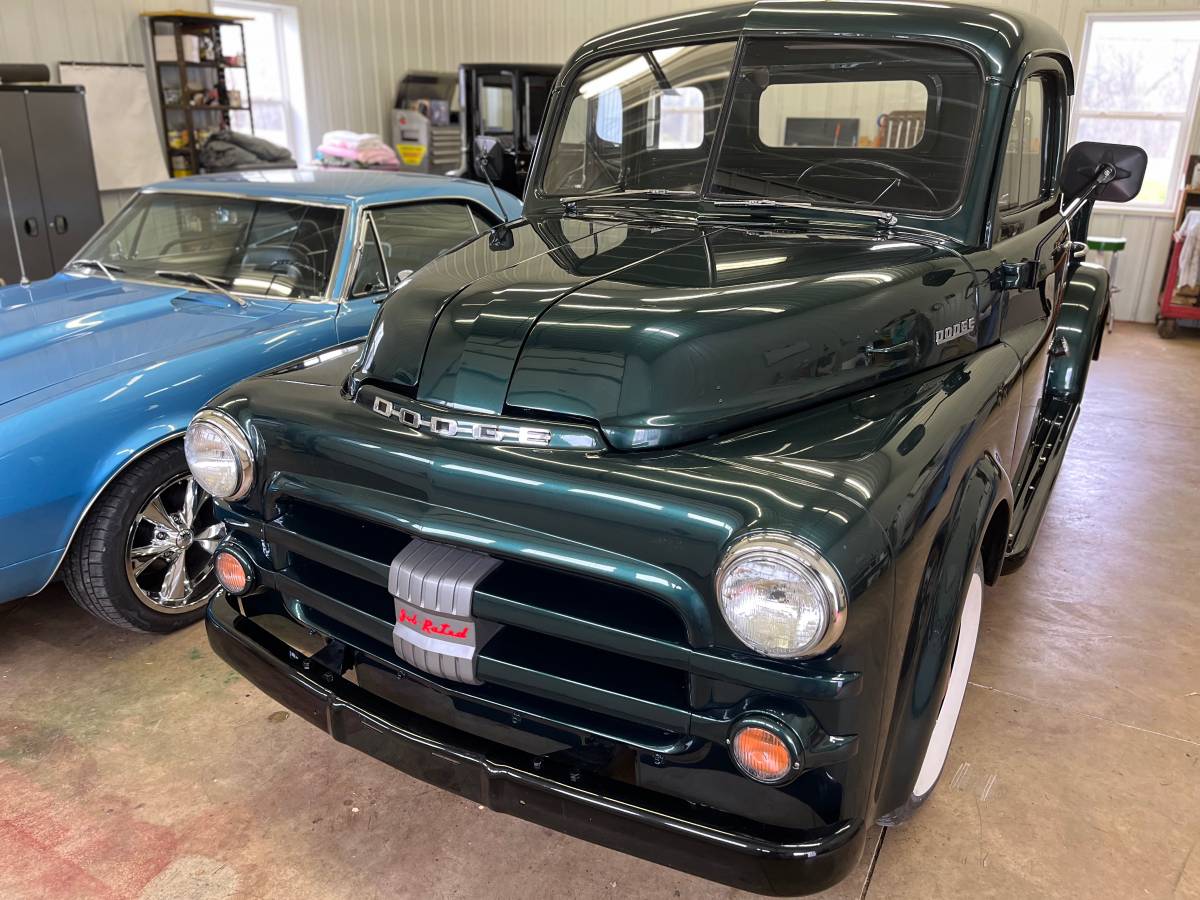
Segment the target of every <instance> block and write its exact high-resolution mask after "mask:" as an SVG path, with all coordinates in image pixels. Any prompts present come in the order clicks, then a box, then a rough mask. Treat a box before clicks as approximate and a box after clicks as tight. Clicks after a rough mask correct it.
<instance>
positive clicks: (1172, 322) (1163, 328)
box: [1154, 318, 1179, 341]
mask: <svg viewBox="0 0 1200 900" xmlns="http://www.w3.org/2000/svg"><path fill="white" fill-rule="evenodd" d="M1154 330H1155V331H1157V332H1158V336H1159V337H1160V338H1162V339H1163V340H1164V341H1169V340H1170V339H1171V338H1173V337H1175V335H1177V334H1179V320H1178V319H1162V318H1160V319H1159V320H1158V321H1157V322H1155V323H1154Z"/></svg>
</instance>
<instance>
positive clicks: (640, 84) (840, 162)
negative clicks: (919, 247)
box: [541, 38, 983, 213]
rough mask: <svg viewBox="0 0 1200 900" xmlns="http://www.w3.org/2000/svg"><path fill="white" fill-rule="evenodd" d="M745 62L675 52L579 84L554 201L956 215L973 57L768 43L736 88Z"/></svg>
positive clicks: (638, 58)
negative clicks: (751, 202)
mask: <svg viewBox="0 0 1200 900" xmlns="http://www.w3.org/2000/svg"><path fill="white" fill-rule="evenodd" d="M735 48H736V44H734V43H733V42H725V43H717V44H700V45H691V46H678V47H664V48H659V49H656V50H652V51H646V52H640V53H634V54H627V55H623V56H618V57H615V58H609V59H604V60H600V61H597V62H595V63H593V64H591V65H589V66H587V67H585V68H584V69H582V70H581V71H580V72H579V74H578V75H577V76H576V77H575V79H574V80H573V81H572V83H571V84H570V85H568V87H567V88H566V90H567V96H568V97H569V98H570V99H569V102H568V105H567V108H566V114H565V115H564V116H563V117H562V121H561V123H560V125H559V127H558V131H557V133H556V134H555V136H554V143H553V146H552V147H551V148H550V150H549V152H548V153H547V155H546V157H547V160H548V162H547V164H546V168H545V171H544V175H543V178H542V188H541V191H542V193H543V194H544V195H548V196H554V197H566V196H572V197H582V196H606V195H616V194H622V193H630V192H635V193H636V192H649V193H651V194H654V195H663V196H670V195H673V194H678V195H679V196H688V195H693V196H698V195H699V194H700V193H701V191H702V190H703V191H704V193H705V196H706V197H709V198H712V199H717V200H732V201H737V200H740V199H771V200H776V201H780V202H802V203H812V204H816V205H827V206H843V207H857V206H861V207H863V208H864V209H884V210H899V211H912V212H917V213H936V212H941V211H945V210H949V209H951V208H953V207H954V206H955V205H956V203H957V201H958V198H959V196H960V194H961V192H962V188H963V183H964V181H965V178H966V173H967V169H968V166H969V165H970V162H971V153H972V148H973V147H974V146H975V143H976V141H975V131H976V125H977V122H978V119H979V110H980V106H981V104H982V95H983V76H982V73H981V71H980V69H979V66H978V65H977V64H976V63H975V62H974V60H972V59H971V57H969V56H967V55H966V54H965V53H962V52H960V51H958V50H954V49H952V48H949V47H942V46H937V45H932V44H900V43H883V42H877V43H862V42H851V41H830V40H805V39H785V38H769V39H768V38H762V39H756V40H750V41H747V43H746V47H745V52H744V53H743V55H742V60H741V63H740V66H739V68H738V71H737V74H736V77H734V78H733V79H732V80H731V79H730V77H729V76H730V72H731V70H732V68H733V62H734V57H735ZM726 107H728V108H727V109H726ZM723 112H726V113H727V116H726V118H727V121H726V122H725V123H724V124H723V125H722V126H721V128H722V134H721V135H718V126H719V124H720V120H721V117H722V113H723ZM714 148H715V150H714ZM713 157H715V164H713V165H712V166H711V169H712V171H711V175H710V177H711V181H710V183H709V184H708V185H707V186H706V185H705V183H704V182H705V178H706V175H709V173H708V170H709V168H710V159H711V158H713Z"/></svg>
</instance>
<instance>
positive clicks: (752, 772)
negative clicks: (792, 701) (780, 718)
mask: <svg viewBox="0 0 1200 900" xmlns="http://www.w3.org/2000/svg"><path fill="white" fill-rule="evenodd" d="M792 743H793V742H792V741H790V740H787V739H785V737H784V734H783V730H782V728H778V729H777V728H775V727H772V726H771V725H768V724H767V723H766V722H759V721H755V722H754V723H747V724H745V725H742V726H740V727H739V728H738V729H737V730H736V731H734V733H733V738H732V740H730V742H729V755H730V756H732V757H733V761H734V763H736V764H737V767H738V768H739V769H741V770H742V774H743V775H746V776H747V777H749V778H753V779H754V780H755V781H761V782H763V783H764V784H778V783H779V782H781V781H783V780H785V779H787V778H789V777H790V776H792V775H793V774H796V773H797V772H798V771H799V768H800V761H799V756H798V754H797V752H796V751H795V750H794V749H793V747H792Z"/></svg>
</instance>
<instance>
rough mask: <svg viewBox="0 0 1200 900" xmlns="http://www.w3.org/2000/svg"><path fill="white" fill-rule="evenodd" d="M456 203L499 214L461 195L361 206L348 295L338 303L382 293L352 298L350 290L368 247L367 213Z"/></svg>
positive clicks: (351, 261) (378, 202)
mask: <svg viewBox="0 0 1200 900" xmlns="http://www.w3.org/2000/svg"><path fill="white" fill-rule="evenodd" d="M455 202H458V203H465V204H467V205H468V206H474V207H477V208H479V209H480V210H482V211H483V212H485V213H487V214H488V216H489V217H491V218H496V217H497V214H496V213H495V212H494V211H493V210H492V208H491V207H489V206H488V205H487V204H485V203H482V202H481V201H479V200H478V199H476V198H475V197H467V196H465V195H461V194H431V195H427V196H424V197H410V198H408V199H405V200H379V201H376V202H374V203H364V204H362V205H361V206H359V208H358V218H357V221H356V222H355V224H354V244H353V251H352V253H351V257H350V264H349V268H348V269H347V272H346V295H345V296H344V297H342V298H341V299H340V300H338V302H339V303H349V302H351V301H352V300H366V299H367V298H369V297H374V296H376V295H377V294H378V293H380V292H378V291H376V292H375V293H374V294H361V295H360V296H357V297H351V296H350V288H351V287H353V285H354V279H355V278H357V277H358V267H359V265H361V263H362V253H363V248H364V247H365V245H366V237H367V232H366V229H367V227H368V226H367V223H366V219H367V213H370V212H374V211H375V210H377V209H385V208H388V207H392V206H410V205H412V204H414V203H455ZM479 224H480V225H485V224H487V219H483V218H481V219H480V222H479ZM494 227H495V226H494V225H492V226H489V227H488V229H487V230H488V231H491V230H492V228H494ZM486 233H487V232H486V231H480V232H476V235H475V236H476V237H479V235H481V234H486ZM379 252H380V256H381V257H382V256H383V250H382V249H380V251H379ZM384 268H385V269H386V268H387V263H386V261H385V262H384ZM390 289H391V286H390V285H389V286H388V287H387V288H385V290H390Z"/></svg>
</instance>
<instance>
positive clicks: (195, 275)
mask: <svg viewBox="0 0 1200 900" xmlns="http://www.w3.org/2000/svg"><path fill="white" fill-rule="evenodd" d="M154 274H155V275H157V276H158V277H159V278H166V279H167V280H168V281H184V282H187V283H189V284H199V285H203V286H204V287H206V288H208V289H210V290H213V291H216V292H217V293H218V294H221V295H222V296H223V297H225V298H226V299H227V300H230V301H232V302H233V303H235V304H237V305H238V306H240V307H241V308H242V309H245V308H246V307H247V306H249V304H248V303H247V302H246V301H245V300H243V299H242V298H241V297H239V296H238V295H237V294H235V293H234V292H233V291H231V290H229V289H228V288H227V287H224V286H223V285H222V284H221V283H220V282H218V281H216V280H214V279H212V278H209V277H208V276H207V275H201V274H200V273H199V272H182V271H179V272H177V271H175V270H174V269H158V270H156V271H155V273H154Z"/></svg>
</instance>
